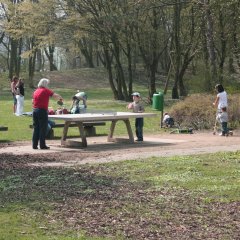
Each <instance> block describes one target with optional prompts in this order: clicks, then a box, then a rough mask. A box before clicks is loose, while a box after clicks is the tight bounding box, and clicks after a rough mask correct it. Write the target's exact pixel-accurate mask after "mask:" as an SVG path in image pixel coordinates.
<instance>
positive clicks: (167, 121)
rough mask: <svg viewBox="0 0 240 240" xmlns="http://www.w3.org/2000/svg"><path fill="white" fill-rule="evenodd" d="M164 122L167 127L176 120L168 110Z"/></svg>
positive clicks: (171, 125)
mask: <svg viewBox="0 0 240 240" xmlns="http://www.w3.org/2000/svg"><path fill="white" fill-rule="evenodd" d="M163 123H164V124H165V126H166V127H168V128H171V127H173V125H174V120H173V118H172V117H170V115H169V114H168V113H167V112H166V113H165V114H164V117H163Z"/></svg>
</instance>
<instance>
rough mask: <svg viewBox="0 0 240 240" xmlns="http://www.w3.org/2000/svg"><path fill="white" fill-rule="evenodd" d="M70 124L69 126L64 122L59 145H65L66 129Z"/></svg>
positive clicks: (68, 123)
mask: <svg viewBox="0 0 240 240" xmlns="http://www.w3.org/2000/svg"><path fill="white" fill-rule="evenodd" d="M70 124H71V122H65V124H64V128H63V135H62V139H61V145H65V143H66V139H67V133H68V128H69V125H70Z"/></svg>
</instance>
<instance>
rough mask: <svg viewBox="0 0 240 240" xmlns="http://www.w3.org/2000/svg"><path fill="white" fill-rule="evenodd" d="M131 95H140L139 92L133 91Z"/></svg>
mask: <svg viewBox="0 0 240 240" xmlns="http://www.w3.org/2000/svg"><path fill="white" fill-rule="evenodd" d="M132 96H137V97H140V93H139V92H134V93H133V94H132Z"/></svg>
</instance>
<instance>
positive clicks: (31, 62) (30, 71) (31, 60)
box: [28, 51, 37, 88]
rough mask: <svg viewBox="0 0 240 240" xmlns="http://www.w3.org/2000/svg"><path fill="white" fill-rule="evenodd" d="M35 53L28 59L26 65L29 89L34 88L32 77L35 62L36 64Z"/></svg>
mask: <svg viewBox="0 0 240 240" xmlns="http://www.w3.org/2000/svg"><path fill="white" fill-rule="evenodd" d="M36 55H37V54H36V51H34V53H33V54H32V55H31V56H30V57H29V64H28V78H29V87H30V88H34V84H33V77H34V72H35V62H36Z"/></svg>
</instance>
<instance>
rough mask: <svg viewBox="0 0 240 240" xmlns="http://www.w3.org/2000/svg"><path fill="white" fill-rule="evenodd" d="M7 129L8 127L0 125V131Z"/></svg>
mask: <svg viewBox="0 0 240 240" xmlns="http://www.w3.org/2000/svg"><path fill="white" fill-rule="evenodd" d="M7 130H8V127H5V126H0V131H7Z"/></svg>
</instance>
